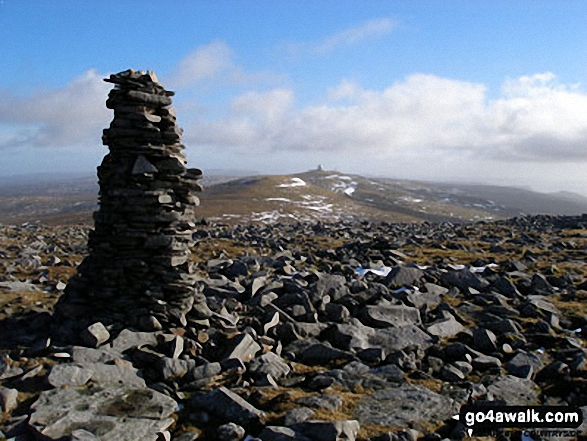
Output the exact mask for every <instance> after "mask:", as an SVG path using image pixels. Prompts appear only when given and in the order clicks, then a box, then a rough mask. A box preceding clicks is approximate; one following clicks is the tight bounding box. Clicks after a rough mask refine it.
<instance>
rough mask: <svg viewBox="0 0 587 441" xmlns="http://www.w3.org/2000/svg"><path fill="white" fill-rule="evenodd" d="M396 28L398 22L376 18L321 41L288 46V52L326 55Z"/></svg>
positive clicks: (387, 18)
mask: <svg viewBox="0 0 587 441" xmlns="http://www.w3.org/2000/svg"><path fill="white" fill-rule="evenodd" d="M396 26H397V22H396V21H395V20H393V19H391V18H389V17H383V18H376V19H372V20H367V21H365V22H363V23H361V24H358V25H356V26H353V27H350V28H347V29H343V30H341V31H339V32H336V33H334V34H332V35H329V36H327V37H325V38H323V39H322V40H320V41H315V42H300V43H291V44H289V45H287V46H286V50H287V51H288V52H289V53H290V54H294V55H299V54H304V53H312V54H326V53H328V52H332V51H334V50H336V49H338V48H339V47H343V46H350V45H353V44H356V43H358V42H360V41H363V40H367V39H369V38H375V37H378V36H381V35H386V34H389V33H391V32H392V31H393V30H394V29H395V27H396Z"/></svg>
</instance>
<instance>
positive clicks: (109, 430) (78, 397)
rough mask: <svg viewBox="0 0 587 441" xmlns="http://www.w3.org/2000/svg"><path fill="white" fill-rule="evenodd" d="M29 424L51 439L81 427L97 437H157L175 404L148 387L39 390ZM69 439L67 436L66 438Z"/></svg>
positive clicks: (122, 440) (114, 440) (113, 440)
mask: <svg viewBox="0 0 587 441" xmlns="http://www.w3.org/2000/svg"><path fill="white" fill-rule="evenodd" d="M31 410H32V411H33V413H32V415H31V419H30V421H29V425H30V427H31V428H32V429H33V430H34V431H36V432H37V433H38V434H41V435H44V436H46V437H49V438H51V439H61V438H62V437H70V436H71V434H72V433H73V432H75V431H79V430H84V431H86V432H89V433H91V434H93V435H94V436H95V437H96V439H108V440H110V441H135V440H137V439H140V440H152V441H156V440H157V439H158V435H157V433H158V432H161V431H164V430H166V429H167V428H168V427H170V426H171V425H172V424H173V422H174V420H173V419H172V418H169V416H170V415H171V414H173V413H174V412H177V411H178V410H179V408H178V405H177V403H176V402H175V401H174V400H173V399H171V398H169V397H168V396H166V395H163V394H162V393H159V392H157V391H154V390H152V389H147V388H136V387H115V388H107V389H102V388H61V389H53V390H50V391H45V392H42V393H41V396H40V397H39V399H38V400H37V401H36V402H35V403H34V404H33V405H32V407H31ZM67 439H69V438H67Z"/></svg>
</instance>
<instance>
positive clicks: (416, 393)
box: [354, 385, 458, 426]
mask: <svg viewBox="0 0 587 441" xmlns="http://www.w3.org/2000/svg"><path fill="white" fill-rule="evenodd" d="M457 412H458V406H457V404H456V403H455V402H454V401H453V400H452V399H450V398H448V397H446V396H444V395H440V394H437V393H435V392H432V391H430V390H429V389H426V388H425V387H422V386H411V385H403V386H400V387H398V388H393V389H382V390H379V391H376V392H374V393H373V394H371V395H369V396H366V397H364V398H362V399H361V400H360V401H359V404H358V405H357V407H356V408H355V411H354V417H355V418H356V419H357V420H358V421H359V422H360V423H361V424H373V425H380V426H408V425H411V424H412V423H416V424H429V423H434V422H440V421H444V420H447V419H449V418H451V417H452V416H453V415H454V414H455V413H457Z"/></svg>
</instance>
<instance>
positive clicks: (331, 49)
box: [0, 0, 587, 195]
mask: <svg viewBox="0 0 587 441" xmlns="http://www.w3.org/2000/svg"><path fill="white" fill-rule="evenodd" d="M586 23H587V2H585V1H583V0H581V1H572V0H565V1H554V0H553V1H539V0H532V1H523V0H516V1H496V0H494V1H481V0H472V1H464V0H461V1H451V0H443V1H431V0H430V1H417V0H416V1H408V0H402V1H391V0H390V1H383V0H381V1H360V2H359V1H340V0H338V1H304V0H297V1H276V0H273V1H255V0H249V1H242V0H240V1H212V0H210V1H174V2H171V1H150V0H147V1H138V0H133V1H130V0H126V1H109V0H103V1H95V2H82V1H79V0H78V1H65V0H61V1H51V0H44V1H32V0H31V1H26V0H4V1H3V2H0V53H1V56H2V60H3V61H2V62H1V63H0V153H1V154H2V161H1V162H0V177H6V176H10V175H14V174H32V173H39V172H57V173H63V174H66V173H86V172H87V173H93V171H94V170H95V167H96V166H97V165H98V164H99V163H100V161H101V158H102V157H103V156H104V155H105V154H106V148H105V147H104V146H102V145H101V142H100V136H101V130H102V129H103V128H105V127H107V126H108V124H109V121H110V120H111V118H112V115H111V114H110V111H108V110H107V109H106V108H105V106H104V101H105V96H106V94H107V93H108V90H109V87H110V86H109V85H108V84H107V83H104V82H103V81H102V78H104V77H105V76H107V75H109V74H110V73H113V72H118V71H121V70H125V69H127V68H134V69H151V70H154V71H155V72H156V73H157V74H158V76H159V78H160V80H161V82H162V84H163V85H164V86H165V87H166V88H168V89H171V90H175V91H176V97H175V100H174V105H175V106H176V107H177V109H178V117H179V120H180V124H181V125H182V127H183V128H184V131H185V139H184V141H185V144H186V145H187V147H188V148H187V150H186V153H187V154H188V158H189V161H190V166H196V167H200V168H203V169H204V171H206V169H235V168H236V169H244V170H255V171H258V172H261V173H288V172H296V171H303V170H306V169H309V168H313V167H315V166H316V165H317V164H319V163H323V164H324V165H325V166H326V167H327V168H332V169H339V170H341V171H344V172H349V173H350V172H356V173H362V174H370V175H378V176H390V177H397V178H406V179H420V180H445V181H446V180H454V181H474V182H486V183H493V184H503V185H529V186H531V187H532V188H534V189H537V190H541V191H556V190H571V191H576V192H580V193H582V194H586V195H587V177H586V176H587V173H585V171H586V170H587V88H586V87H587V86H586V85H585V79H586V78H587V24H586Z"/></svg>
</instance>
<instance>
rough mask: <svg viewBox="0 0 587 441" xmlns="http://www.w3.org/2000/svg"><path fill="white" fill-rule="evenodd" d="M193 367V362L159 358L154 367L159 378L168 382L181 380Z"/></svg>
mask: <svg viewBox="0 0 587 441" xmlns="http://www.w3.org/2000/svg"><path fill="white" fill-rule="evenodd" d="M194 365H195V362H194V361H193V360H180V359H177V358H170V357H161V358H160V359H159V361H158V363H157V365H156V370H157V373H158V375H159V377H160V378H163V379H164V380H166V381H170V380H176V379H178V378H182V377H183V376H184V375H185V374H187V373H188V370H189V369H190V368H191V367H193V366H194Z"/></svg>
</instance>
